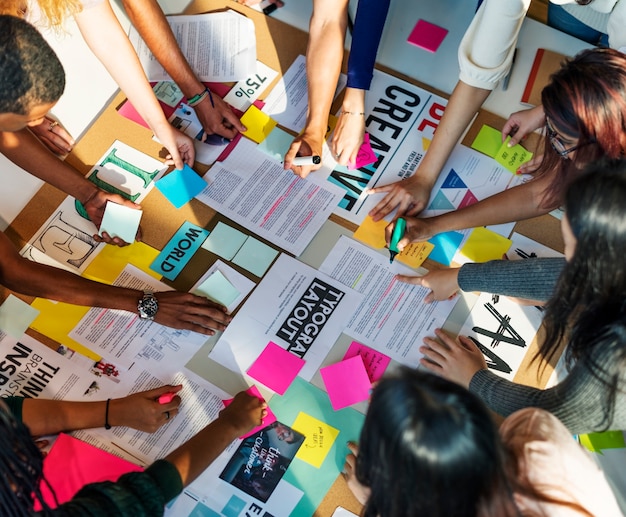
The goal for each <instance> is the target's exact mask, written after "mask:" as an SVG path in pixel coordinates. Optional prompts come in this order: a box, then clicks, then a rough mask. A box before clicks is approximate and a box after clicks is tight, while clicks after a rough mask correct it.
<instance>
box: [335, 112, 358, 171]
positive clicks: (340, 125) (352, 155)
mask: <svg viewBox="0 0 626 517" xmlns="http://www.w3.org/2000/svg"><path fill="white" fill-rule="evenodd" d="M364 134H365V117H364V116H362V115H352V114H346V113H344V112H343V110H342V111H341V115H339V120H338V121H337V125H336V126H335V130H334V131H333V137H332V140H331V142H330V150H331V151H332V153H333V156H334V157H335V160H337V163H338V164H339V165H350V164H353V165H354V164H355V163H356V157H357V154H359V149H360V148H361V144H362V143H363V135H364Z"/></svg>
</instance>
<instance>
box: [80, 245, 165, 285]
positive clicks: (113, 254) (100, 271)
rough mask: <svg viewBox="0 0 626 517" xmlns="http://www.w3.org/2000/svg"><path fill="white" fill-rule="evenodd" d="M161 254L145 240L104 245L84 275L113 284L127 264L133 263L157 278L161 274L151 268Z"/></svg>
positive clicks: (159, 277) (158, 278)
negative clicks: (117, 244) (120, 244)
mask: <svg viewBox="0 0 626 517" xmlns="http://www.w3.org/2000/svg"><path fill="white" fill-rule="evenodd" d="M158 255H159V250H156V249H154V248H153V247H151V246H148V245H147V244H144V243H143V242H134V243H133V244H131V245H130V246H124V247H123V248H120V247H119V246H104V248H103V249H102V251H101V252H100V253H98V255H97V256H96V258H95V259H93V261H92V262H91V264H89V267H88V268H87V269H85V271H84V273H83V276H84V277H85V278H90V279H91V280H95V281H97V282H104V283H105V284H112V283H113V282H114V281H115V279H116V278H117V277H118V276H119V274H120V273H121V272H122V270H123V269H124V267H125V266H126V264H132V265H133V266H135V267H138V268H139V269H141V270H142V271H143V272H144V273H148V274H149V275H151V276H153V277H154V278H156V279H157V280H160V279H161V275H159V274H158V273H155V272H154V271H152V269H150V264H152V262H154V260H155V259H156V258H157V256H158Z"/></svg>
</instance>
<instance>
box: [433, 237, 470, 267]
mask: <svg viewBox="0 0 626 517" xmlns="http://www.w3.org/2000/svg"><path fill="white" fill-rule="evenodd" d="M462 240H463V234H462V233H459V232H445V233H440V234H438V235H435V236H434V237H433V238H432V239H429V241H428V242H430V243H431V244H434V245H435V249H434V250H433V251H431V252H430V255H428V258H429V259H431V260H434V261H435V262H439V263H440V264H443V265H444V266H449V265H450V262H452V258H453V257H454V254H455V253H456V250H458V249H459V246H460V245H461V241H462Z"/></svg>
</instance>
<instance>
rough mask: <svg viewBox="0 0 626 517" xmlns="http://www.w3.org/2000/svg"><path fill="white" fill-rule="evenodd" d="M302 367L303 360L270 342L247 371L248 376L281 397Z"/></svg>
mask: <svg viewBox="0 0 626 517" xmlns="http://www.w3.org/2000/svg"><path fill="white" fill-rule="evenodd" d="M303 366H304V360H302V359H300V358H299V357H297V356H295V355H293V354H292V353H291V352H287V350H285V349H284V348H281V347H280V346H278V345H277V344H276V343H273V342H272V341H270V342H269V343H268V344H267V346H266V347H265V350H263V352H261V355H259V357H258V358H257V360H256V361H255V362H254V363H253V364H252V366H251V367H250V368H249V369H248V375H249V376H250V377H252V378H253V379H256V380H257V381H259V382H260V383H262V384H263V385H265V386H267V387H268V388H269V389H271V390H272V391H275V392H276V393H278V394H279V395H283V394H284V393H285V391H287V388H288V387H289V385H290V384H291V383H292V382H293V380H294V379H295V378H296V376H297V375H298V373H299V372H300V370H301V369H302V367H303Z"/></svg>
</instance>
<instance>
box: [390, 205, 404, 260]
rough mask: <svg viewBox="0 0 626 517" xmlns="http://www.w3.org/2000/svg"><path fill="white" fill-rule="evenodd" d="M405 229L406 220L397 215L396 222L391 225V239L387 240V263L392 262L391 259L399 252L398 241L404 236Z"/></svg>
mask: <svg viewBox="0 0 626 517" xmlns="http://www.w3.org/2000/svg"><path fill="white" fill-rule="evenodd" d="M405 230H406V221H405V220H404V219H403V218H402V217H398V219H396V224H395V226H394V227H393V233H392V234H391V241H390V242H389V263H390V264H391V263H392V262H393V259H395V258H396V255H397V254H398V253H400V250H399V249H398V243H399V242H400V241H401V240H402V237H404V232H405Z"/></svg>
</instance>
